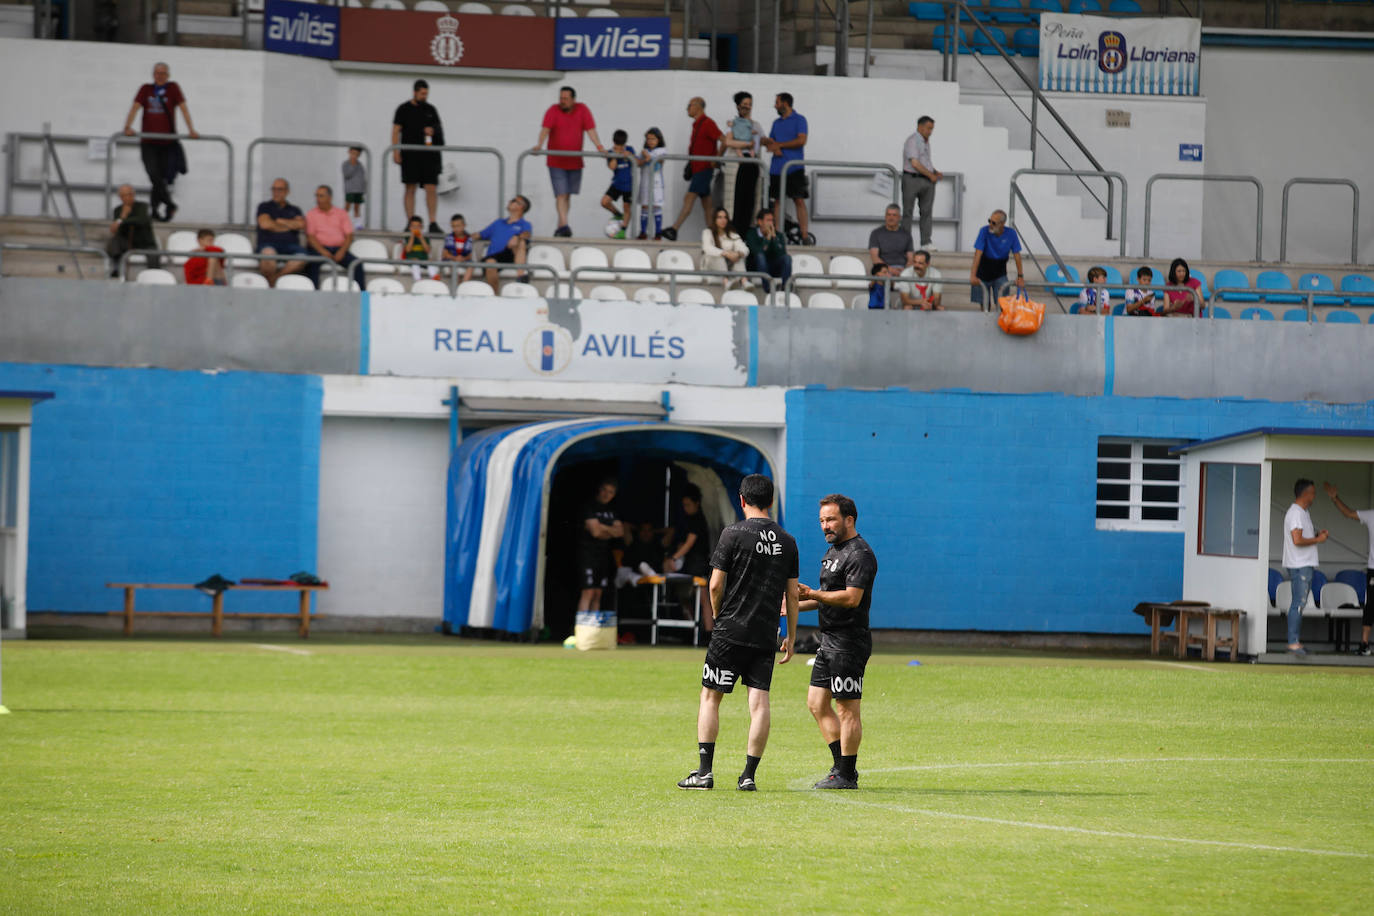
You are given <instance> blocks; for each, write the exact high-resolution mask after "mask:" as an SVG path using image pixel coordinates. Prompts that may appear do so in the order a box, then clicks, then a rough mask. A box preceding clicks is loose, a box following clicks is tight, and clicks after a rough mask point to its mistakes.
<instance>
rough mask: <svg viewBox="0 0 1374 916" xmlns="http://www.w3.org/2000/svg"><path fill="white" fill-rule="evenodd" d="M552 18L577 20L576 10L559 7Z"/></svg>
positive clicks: (568, 7)
mask: <svg viewBox="0 0 1374 916" xmlns="http://www.w3.org/2000/svg"><path fill="white" fill-rule="evenodd" d="M554 16H557V17H560V18H563V19H567V18H572V19H576V18H577V10H575V9H573V8H572V7H570V6H560V7H558V8H557V9H556V10H555V11H554Z"/></svg>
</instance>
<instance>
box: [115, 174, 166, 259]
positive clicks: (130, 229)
mask: <svg viewBox="0 0 1374 916" xmlns="http://www.w3.org/2000/svg"><path fill="white" fill-rule="evenodd" d="M118 194H119V206H117V207H115V208H114V213H113V214H112V215H111V217H110V219H111V220H112V222H111V223H110V240H109V241H108V242H106V243H105V251H106V252H108V253H109V255H110V257H111V258H113V259H114V261H115V263H114V264H113V265H112V266H111V268H110V276H112V277H117V276H119V259H120V257H121V256H122V255H123V254H124V253H125V252H126V251H140V250H142V251H151V250H153V249H155V248H157V236H155V235H153V218H152V215H151V214H150V213H149V212H148V205H147V204H145V203H142V202H141V201H137V200H134V188H133V185H128V184H122V185H120V186H119V191H118ZM159 263H160V259H159V258H158V256H157V255H155V254H150V255H148V266H149V267H156V266H158V264H159Z"/></svg>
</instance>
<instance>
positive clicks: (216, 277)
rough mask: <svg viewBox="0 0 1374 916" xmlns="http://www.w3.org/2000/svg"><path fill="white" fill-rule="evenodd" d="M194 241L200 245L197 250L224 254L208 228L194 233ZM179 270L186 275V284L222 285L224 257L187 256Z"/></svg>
mask: <svg viewBox="0 0 1374 916" xmlns="http://www.w3.org/2000/svg"><path fill="white" fill-rule="evenodd" d="M196 243H197V244H198V245H199V246H200V247H199V248H197V249H196V251H198V252H204V253H207V254H208V253H218V254H224V249H223V248H220V247H219V246H218V245H216V244H215V234H214V233H213V232H211V231H210V230H209V229H202V230H200V231H199V232H197V233H196ZM181 272H182V273H183V274H185V275H186V285H187V286H223V285H224V258H187V259H186V263H185V264H184V265H183V266H182V268H181Z"/></svg>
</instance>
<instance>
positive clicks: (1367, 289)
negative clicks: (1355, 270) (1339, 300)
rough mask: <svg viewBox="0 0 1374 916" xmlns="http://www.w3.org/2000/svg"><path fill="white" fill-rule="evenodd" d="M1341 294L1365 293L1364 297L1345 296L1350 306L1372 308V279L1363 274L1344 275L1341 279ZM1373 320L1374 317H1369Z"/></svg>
mask: <svg viewBox="0 0 1374 916" xmlns="http://www.w3.org/2000/svg"><path fill="white" fill-rule="evenodd" d="M1341 292H1343V293H1367V294H1368V295H1366V296H1347V297H1346V298H1347V299H1348V300H1349V301H1350V304H1351V305H1360V306H1374V278H1371V277H1366V276H1364V275H1363V274H1346V275H1345V276H1344V277H1341ZM1370 317H1371V320H1374V316H1370Z"/></svg>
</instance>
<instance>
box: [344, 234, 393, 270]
mask: <svg viewBox="0 0 1374 916" xmlns="http://www.w3.org/2000/svg"><path fill="white" fill-rule="evenodd" d="M348 250H349V251H350V252H351V253H352V254H354V255H356V256H357V257H360V258H362V259H363V260H364V261H366V260H368V259H369V258H381V259H382V260H386V259H387V258H388V257H390V255H388V254H387V253H386V245H384V244H383V243H381V242H379V241H377V240H376V239H358V238H355V239H354V240H353V244H352V245H349V246H348ZM364 269H365V270H366V271H367V272H368V273H370V274H394V273H395V272H396V265H395V264H367V265H365V266H364Z"/></svg>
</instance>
